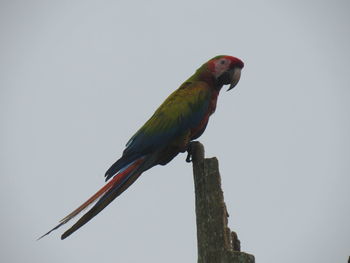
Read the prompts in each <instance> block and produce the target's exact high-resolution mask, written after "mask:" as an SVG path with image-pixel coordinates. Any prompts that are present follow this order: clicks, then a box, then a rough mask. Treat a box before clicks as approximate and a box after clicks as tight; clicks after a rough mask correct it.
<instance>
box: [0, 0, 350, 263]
mask: <svg viewBox="0 0 350 263" xmlns="http://www.w3.org/2000/svg"><path fill="white" fill-rule="evenodd" d="M349 7H350V4H349V2H348V1H264V3H262V1H179V0H178V1H172V2H166V1H1V4H0V33H1V41H0V88H1V90H0V91H1V93H0V118H1V119H0V121H1V127H2V128H1V130H0V135H1V136H0V144H1V147H0V156H1V159H0V162H1V165H0V173H1V183H0V204H1V209H2V212H1V214H2V216H1V219H0V221H1V224H0V231H1V237H0V249H1V253H0V261H1V262H7V263H11V262H38V263H41V262H45V263H46V262H50V263H55V262H87V263H88V262H128V263H133V262H169V263H171V262H174V263H175V262H176V263H177V262H196V259H197V248H196V227H195V215H194V193H193V180H192V168H191V165H189V164H187V163H186V162H185V161H184V159H185V157H186V156H185V155H180V156H178V157H177V158H176V159H175V160H173V161H172V162H171V163H170V164H168V165H167V166H165V167H155V168H153V169H151V170H149V171H147V172H146V173H145V174H143V175H142V176H141V178H140V179H139V180H138V181H137V182H136V183H135V184H134V185H133V186H132V187H131V188H130V189H129V190H128V191H127V192H126V193H124V194H123V195H122V196H121V197H120V198H118V199H117V200H116V201H115V202H113V203H112V204H111V205H110V206H109V207H108V208H107V209H105V210H104V211H103V212H102V213H101V214H100V215H98V216H97V217H96V218H95V219H94V220H92V221H91V222H90V223H89V224H88V225H86V226H85V227H83V228H82V229H81V230H79V231H78V232H77V233H75V234H74V235H72V236H71V237H69V238H68V239H67V240H65V241H61V240H60V239H59V236H60V234H61V233H62V232H63V230H64V229H66V228H64V229H62V230H60V231H56V232H54V233H53V234H52V235H50V236H48V237H46V238H45V239H43V240H41V241H40V242H37V241H35V239H36V238H37V237H38V236H39V235H41V234H43V233H44V232H45V231H47V230H48V229H49V228H51V227H53V226H54V225H55V224H56V223H57V221H58V220H59V219H61V218H62V217H64V216H65V215H66V214H67V213H68V212H70V211H71V210H73V209H74V208H76V207H77V206H78V205H79V204H80V203H81V202H83V201H85V199H86V198H87V197H89V196H90V195H91V194H92V193H94V192H95V191H96V190H97V189H98V188H100V187H101V186H102V185H103V182H104V180H103V174H104V172H105V170H106V169H107V168H108V167H109V166H110V165H111V164H112V163H113V162H114V161H115V160H116V159H117V158H118V157H119V156H120V154H121V152H122V150H123V149H124V145H125V143H126V142H127V140H128V139H129V138H130V137H131V135H132V134H133V133H134V132H135V131H136V130H137V129H138V128H139V127H140V126H141V125H142V124H143V123H144V122H145V121H146V120H147V119H148V117H150V115H151V114H152V113H153V111H154V110H155V109H156V108H157V107H158V106H159V104H160V103H161V102H162V101H163V100H164V99H165V98H166V97H167V96H168V95H169V94H170V93H171V92H172V91H173V90H175V89H176V88H177V87H178V86H179V85H180V84H181V83H182V82H183V81H184V80H185V79H186V78H187V77H189V76H190V75H191V74H192V73H193V72H194V71H195V70H196V69H197V68H198V67H199V66H200V65H201V64H202V63H203V62H205V61H207V60H208V59H210V58H211V57H213V56H215V55H219V54H228V55H233V56H237V57H239V58H241V59H242V60H243V61H244V62H245V65H246V66H245V68H244V70H243V72H242V78H241V81H240V83H239V84H238V86H237V87H236V88H235V89H234V90H233V91H231V92H222V93H221V94H220V98H219V101H218V108H217V111H216V113H215V114H214V115H213V116H212V118H211V120H210V123H209V126H208V128H207V130H206V132H205V134H204V135H203V136H202V137H201V138H200V141H201V142H203V143H204V144H205V147H206V153H207V156H209V157H210V156H217V157H218V158H219V161H220V170H221V174H222V180H223V188H224V192H225V200H226V204H227V207H228V210H229V213H230V215H231V216H230V218H229V225H230V227H231V228H232V229H234V230H235V231H237V233H238V236H239V238H240V240H241V242H242V249H243V250H244V251H246V252H249V253H252V254H254V255H255V257H256V261H257V262H260V263H265V262H266V263H267V262H284V263H294V262H305V263H306V262H307V263H309V262H318V263H329V262H337V263H338V262H339V263H341V262H346V261H347V258H348V256H349V255H350V224H349V222H350V194H349V185H350V178H349V171H350V160H349V156H350V139H349V134H350V123H349V110H350V108H349V99H350V91H349V88H350V85H349V84H350V65H349V63H350V52H349V47H350V18H349Z"/></svg>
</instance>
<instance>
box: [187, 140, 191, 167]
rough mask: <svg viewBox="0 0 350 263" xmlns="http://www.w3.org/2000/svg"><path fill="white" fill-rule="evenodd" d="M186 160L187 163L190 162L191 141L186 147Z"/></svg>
mask: <svg viewBox="0 0 350 263" xmlns="http://www.w3.org/2000/svg"><path fill="white" fill-rule="evenodd" d="M186 162H188V163H190V162H192V147H191V143H190V144H189V145H188V147H187V157H186Z"/></svg>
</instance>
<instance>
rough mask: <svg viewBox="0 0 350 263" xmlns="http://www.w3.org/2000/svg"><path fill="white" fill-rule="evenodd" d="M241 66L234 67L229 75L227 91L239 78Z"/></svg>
mask: <svg viewBox="0 0 350 263" xmlns="http://www.w3.org/2000/svg"><path fill="white" fill-rule="evenodd" d="M241 70H242V69H241V68H234V69H233V71H232V75H231V84H230V87H229V88H228V90H227V91H229V90H231V89H233V88H234V87H235V86H236V85H237V83H238V81H239V79H240V78H241Z"/></svg>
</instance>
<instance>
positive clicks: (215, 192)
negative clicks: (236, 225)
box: [191, 142, 255, 263]
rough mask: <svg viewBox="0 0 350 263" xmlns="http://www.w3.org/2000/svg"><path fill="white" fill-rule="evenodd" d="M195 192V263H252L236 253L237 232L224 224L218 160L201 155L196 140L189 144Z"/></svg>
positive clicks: (202, 150)
mask: <svg viewBox="0 0 350 263" xmlns="http://www.w3.org/2000/svg"><path fill="white" fill-rule="evenodd" d="M191 155H192V163H193V176H194V187H195V195H196V217H197V244H198V263H254V262H255V259H254V256H253V255H250V254H247V253H244V252H240V241H239V240H238V237H237V234H236V233H235V232H231V230H230V229H229V228H228V226H227V218H228V213H227V210H226V205H225V202H224V195H223V192H222V189H221V178H220V173H219V167H218V160H217V159H216V158H215V157H214V158H209V159H205V158H204V147H203V145H202V144H201V143H200V142H192V143H191Z"/></svg>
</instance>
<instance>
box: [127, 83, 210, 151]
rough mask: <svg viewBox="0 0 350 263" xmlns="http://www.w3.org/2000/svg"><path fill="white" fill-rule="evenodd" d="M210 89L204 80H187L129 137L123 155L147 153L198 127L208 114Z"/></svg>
mask: <svg viewBox="0 0 350 263" xmlns="http://www.w3.org/2000/svg"><path fill="white" fill-rule="evenodd" d="M210 97H211V89H210V87H209V86H208V84H206V83H205V82H202V81H194V82H185V83H184V84H182V85H181V86H180V88H178V89H177V90H176V91H174V92H173V93H172V94H171V95H170V96H169V97H168V98H167V99H166V100H165V101H164V102H163V104H162V105H160V107H159V108H158V109H157V110H156V112H155V113H154V114H153V115H152V117H151V118H150V119H149V120H148V121H147V122H146V123H145V124H144V125H143V126H142V127H141V128H140V129H139V130H138V131H137V132H136V134H135V135H134V136H133V137H132V138H131V139H130V140H129V142H128V143H127V145H126V149H125V150H124V155H135V154H137V155H139V154H146V153H148V152H150V151H152V150H155V149H157V148H158V147H162V146H165V145H166V144H167V143H168V142H169V141H171V140H173V139H176V138H177V137H178V136H181V135H182V134H184V133H185V132H187V131H189V130H190V129H193V128H195V127H197V126H198V125H199V124H200V122H201V120H202V119H203V118H204V117H205V116H206V114H207V112H208V107H209V103H210Z"/></svg>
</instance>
